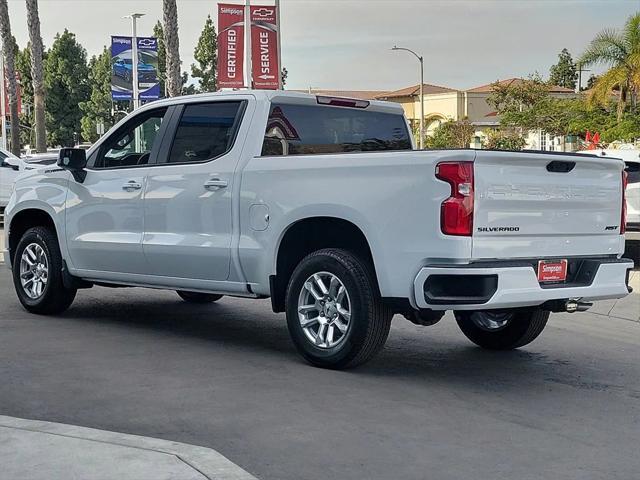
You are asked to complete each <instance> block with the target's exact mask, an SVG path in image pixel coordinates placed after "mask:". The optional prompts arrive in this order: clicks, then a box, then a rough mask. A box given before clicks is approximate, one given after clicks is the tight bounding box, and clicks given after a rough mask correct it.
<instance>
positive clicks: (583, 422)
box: [0, 269, 640, 480]
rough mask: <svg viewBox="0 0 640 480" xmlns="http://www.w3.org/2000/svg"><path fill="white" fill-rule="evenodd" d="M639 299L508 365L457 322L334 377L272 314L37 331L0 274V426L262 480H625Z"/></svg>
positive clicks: (551, 338) (155, 301)
mask: <svg viewBox="0 0 640 480" xmlns="http://www.w3.org/2000/svg"><path fill="white" fill-rule="evenodd" d="M639 299H640V295H635V294H634V295H633V296H632V297H628V299H627V300H625V301H624V302H625V303H624V304H618V303H617V302H612V303H613V304H612V305H604V304H603V305H602V306H599V308H600V310H598V309H596V310H595V313H583V314H573V315H570V314H557V315H553V316H552V319H551V321H550V324H549V326H548V327H547V329H546V330H545V332H543V334H542V336H541V337H540V338H539V339H538V340H537V341H535V342H534V343H532V344H531V345H529V346H527V347H525V348H523V349H520V350H519V351H514V352H487V351H483V350H481V349H478V348H476V347H474V346H473V345H472V344H470V343H469V341H468V340H466V338H465V337H464V336H463V335H462V334H461V333H460V332H459V331H458V329H457V326H456V325H455V322H454V321H453V319H452V317H451V316H450V315H447V316H446V317H445V318H444V319H443V320H442V321H441V322H440V323H439V324H437V325H435V326H433V327H418V326H414V325H412V324H410V323H409V322H407V321H405V320H404V319H402V318H401V317H396V319H395V320H394V323H393V326H392V330H391V334H390V338H389V341H388V343H387V347H386V348H385V349H384V351H383V352H382V353H381V354H380V355H379V356H378V357H376V358H375V359H374V360H373V361H372V362H370V363H368V364H366V365H365V366H363V367H360V368H358V369H355V370H350V371H346V372H335V371H329V370H321V369H317V368H312V367H310V366H308V365H307V364H305V363H304V362H303V361H302V360H301V359H300V357H298V355H297V354H296V353H295V351H294V348H293V346H292V344H291V342H290V340H289V337H288V333H287V329H286V325H285V321H284V316H283V315H281V314H273V313H271V310H270V307H269V302H268V301H251V300H242V299H232V298H223V299H222V300H221V301H220V302H219V303H217V304H213V305H189V304H186V303H184V302H182V301H181V300H180V299H179V298H178V296H177V295H176V294H175V293H173V292H163V291H154V290H145V289H106V288H97V287H96V288H93V289H91V290H85V291H80V292H79V294H78V297H77V300H76V302H75V303H74V305H73V306H72V308H71V309H70V310H69V311H68V312H66V313H65V314H64V315H61V316H58V317H39V316H33V315H30V314H27V313H26V312H25V311H24V310H23V309H22V308H21V307H20V305H19V304H18V302H17V300H16V298H15V295H14V292H13V288H12V284H11V280H10V278H9V275H8V272H7V270H6V269H4V270H2V271H0V415H7V416H11V417H19V418H24V419H33V420H46V421H50V422H59V423H63V424H70V425H77V426H83V427H91V428H96V429H102V430H108V431H114V432H122V433H126V434H135V435H143V436H148V437H155V438H159V439H166V440H171V441H174V442H184V443H186V444H191V445H198V446H203V447H208V448H212V449H215V450H216V451H217V452H220V453H221V454H222V455H224V456H225V457H227V458H228V459H229V460H231V461H232V462H234V463H235V464H237V465H239V466H240V467H242V468H243V469H245V470H246V471H248V472H249V473H251V474H253V475H255V476H256V477H258V478H261V479H274V480H275V479H278V480H279V479H292V480H293V479H296V480H297V479H326V478H340V479H363V478H367V479H399V478H402V479H424V478H434V479H439V480H445V479H468V478H517V479H519V480H525V479H549V478H553V479H554V480H562V479H580V480H588V479H608V480H610V479H624V480H630V479H634V478H638V472H639V471H640V456H639V455H638V448H639V438H640V436H639V432H640V321H638V319H637V316H634V315H635V312H640V302H639V301H638V300H639ZM610 314H616V317H617V318H616V317H612V316H608V315H610ZM625 317H628V318H625Z"/></svg>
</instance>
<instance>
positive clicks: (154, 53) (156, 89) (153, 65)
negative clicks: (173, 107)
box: [111, 36, 160, 101]
mask: <svg viewBox="0 0 640 480" xmlns="http://www.w3.org/2000/svg"><path fill="white" fill-rule="evenodd" d="M136 40H137V43H138V91H139V92H140V100H142V101H146V100H157V99H158V98H160V83H159V81H158V40H157V39H156V38H153V37H137V39H136ZM111 98H112V99H113V100H131V99H133V61H132V49H131V37H116V36H113V37H111Z"/></svg>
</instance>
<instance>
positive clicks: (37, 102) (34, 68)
mask: <svg viewBox="0 0 640 480" xmlns="http://www.w3.org/2000/svg"><path fill="white" fill-rule="evenodd" d="M27 26H28V28H29V46H30V49H31V52H30V53H31V83H32V87H33V110H34V123H35V134H36V151H37V152H39V153H42V152H46V151H47V130H46V118H45V117H46V116H45V98H44V93H45V91H44V64H43V62H44V46H43V45H42V35H41V34H40V16H39V14H38V0H27ZM24 85H25V82H23V88H24Z"/></svg>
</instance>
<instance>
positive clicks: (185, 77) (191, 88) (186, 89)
mask: <svg viewBox="0 0 640 480" xmlns="http://www.w3.org/2000/svg"><path fill="white" fill-rule="evenodd" d="M181 82H182V87H181V88H182V91H181V95H193V94H195V93H198V88H197V87H196V85H195V84H193V83H188V82H189V74H188V73H187V72H182V77H181Z"/></svg>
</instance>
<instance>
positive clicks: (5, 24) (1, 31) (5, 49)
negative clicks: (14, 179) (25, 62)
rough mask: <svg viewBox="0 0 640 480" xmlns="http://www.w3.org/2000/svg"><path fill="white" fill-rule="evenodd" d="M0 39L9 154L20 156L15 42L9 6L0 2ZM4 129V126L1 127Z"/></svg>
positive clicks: (5, 1)
mask: <svg viewBox="0 0 640 480" xmlns="http://www.w3.org/2000/svg"><path fill="white" fill-rule="evenodd" d="M0 37H1V39H2V55H3V56H4V75H5V79H6V82H7V83H6V85H7V92H8V93H9V119H10V121H11V152H12V153H13V154H14V155H20V112H19V111H18V81H17V80H16V68H15V57H14V56H15V52H16V50H17V48H18V47H17V45H16V40H15V38H13V35H11V23H10V20H9V5H8V4H7V0H0ZM2 128H4V125H3V126H2Z"/></svg>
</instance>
